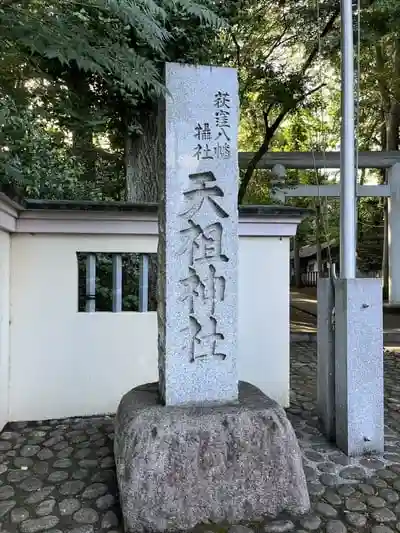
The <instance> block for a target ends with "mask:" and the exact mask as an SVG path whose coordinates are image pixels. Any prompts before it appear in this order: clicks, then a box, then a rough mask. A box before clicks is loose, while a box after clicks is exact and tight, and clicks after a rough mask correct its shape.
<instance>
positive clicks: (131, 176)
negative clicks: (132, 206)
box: [125, 106, 163, 203]
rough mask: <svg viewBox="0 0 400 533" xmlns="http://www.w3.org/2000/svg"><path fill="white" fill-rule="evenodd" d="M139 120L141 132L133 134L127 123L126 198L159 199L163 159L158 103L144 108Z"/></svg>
mask: <svg viewBox="0 0 400 533" xmlns="http://www.w3.org/2000/svg"><path fill="white" fill-rule="evenodd" d="M138 122H139V124H140V127H141V128H142V133H141V134H138V133H135V134H133V135H132V134H130V133H129V126H130V125H129V124H127V131H126V135H125V176H126V191H127V199H128V201H130V202H136V203H157V202H158V179H157V176H158V173H159V172H161V171H162V165H163V161H161V160H160V156H161V154H162V151H161V144H160V143H161V142H162V140H161V137H162V135H160V132H159V128H158V117H157V107H156V106H153V107H152V108H147V109H144V110H143V111H141V112H140V115H139V117H138Z"/></svg>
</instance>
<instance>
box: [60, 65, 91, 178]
mask: <svg viewBox="0 0 400 533" xmlns="http://www.w3.org/2000/svg"><path fill="white" fill-rule="evenodd" d="M67 83H68V87H69V89H70V90H71V93H72V95H71V104H72V106H73V109H74V114H75V116H76V117H79V118H78V119H76V120H75V121H74V122H73V124H71V130H72V143H73V154H74V155H75V157H76V158H77V159H78V161H79V162H80V163H81V164H82V166H83V168H84V171H83V176H82V177H83V179H84V180H85V181H87V182H92V181H94V180H95V179H96V150H95V149H94V146H93V128H91V127H90V125H89V124H88V123H87V121H86V120H85V117H87V116H88V114H89V113H90V107H91V102H90V101H91V95H90V88H89V82H88V79H87V76H86V74H85V72H83V71H82V70H80V69H79V68H78V67H77V66H76V65H75V66H72V67H71V68H70V71H69V73H68V79H67Z"/></svg>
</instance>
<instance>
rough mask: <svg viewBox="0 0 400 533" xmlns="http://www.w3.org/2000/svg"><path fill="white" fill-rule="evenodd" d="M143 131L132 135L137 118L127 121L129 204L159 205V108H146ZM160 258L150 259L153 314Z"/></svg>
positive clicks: (139, 118)
mask: <svg viewBox="0 0 400 533" xmlns="http://www.w3.org/2000/svg"><path fill="white" fill-rule="evenodd" d="M135 122H137V125H138V126H139V127H140V129H141V130H142V131H141V132H135V133H132V131H131V130H132V125H133V117H132V116H128V117H127V119H126V121H125V156H124V163H125V177H126V195H127V200H128V201H130V202H134V203H141V204H145V203H158V201H159V196H158V195H159V187H158V173H159V172H162V171H163V164H164V162H163V161H162V158H163V150H162V145H161V143H162V142H164V137H163V134H162V132H161V131H160V130H159V120H158V106H157V105H156V104H154V105H148V106H144V107H143V108H142V109H141V110H140V111H139V113H138V115H137V116H136V117H135ZM157 270H158V268H157V255H156V254H151V255H150V257H149V310H150V311H154V310H155V309H156V308H157Z"/></svg>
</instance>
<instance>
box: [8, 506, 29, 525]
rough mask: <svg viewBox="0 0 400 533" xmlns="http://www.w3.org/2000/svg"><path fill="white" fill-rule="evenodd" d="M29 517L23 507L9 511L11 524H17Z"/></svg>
mask: <svg viewBox="0 0 400 533" xmlns="http://www.w3.org/2000/svg"><path fill="white" fill-rule="evenodd" d="M28 517H29V511H28V510H27V509H24V508H23V507H18V508H16V509H13V510H12V511H11V522H13V523H14V524H18V523H19V522H22V521H23V520H26V519H27V518H28Z"/></svg>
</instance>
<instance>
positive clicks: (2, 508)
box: [0, 500, 17, 518]
mask: <svg viewBox="0 0 400 533" xmlns="http://www.w3.org/2000/svg"><path fill="white" fill-rule="evenodd" d="M16 505H17V502H16V501H15V500H8V501H4V502H0V518H3V516H5V515H6V514H7V513H9V512H10V511H11V509H12V508H13V507H15V506H16Z"/></svg>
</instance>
